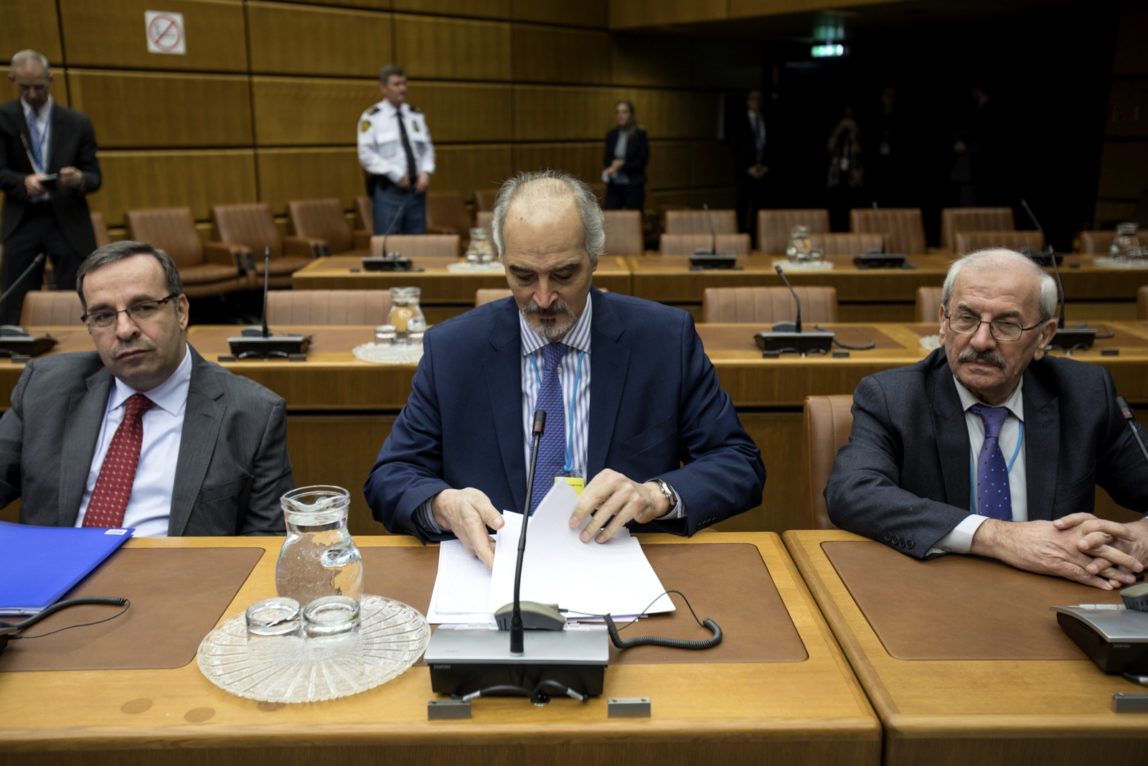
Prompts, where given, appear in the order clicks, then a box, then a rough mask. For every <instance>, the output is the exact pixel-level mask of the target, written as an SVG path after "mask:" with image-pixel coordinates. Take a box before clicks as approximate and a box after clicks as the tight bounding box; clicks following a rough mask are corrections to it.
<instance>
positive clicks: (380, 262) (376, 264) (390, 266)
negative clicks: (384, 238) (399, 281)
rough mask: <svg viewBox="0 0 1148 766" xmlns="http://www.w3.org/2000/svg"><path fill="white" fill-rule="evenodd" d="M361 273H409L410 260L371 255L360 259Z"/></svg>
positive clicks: (392, 256)
mask: <svg viewBox="0 0 1148 766" xmlns="http://www.w3.org/2000/svg"><path fill="white" fill-rule="evenodd" d="M362 263H363V271H411V270H412V269H411V259H410V258H403V257H402V256H395V255H372V256H367V257H365V258H363V259H362Z"/></svg>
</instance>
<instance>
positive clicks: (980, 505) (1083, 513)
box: [825, 250, 1148, 589]
mask: <svg viewBox="0 0 1148 766" xmlns="http://www.w3.org/2000/svg"><path fill="white" fill-rule="evenodd" d="M1056 300H1057V297H1056V286H1055V284H1054V283H1053V281H1052V279H1051V277H1049V276H1048V275H1047V274H1045V273H1044V272H1043V271H1042V270H1041V269H1040V268H1039V267H1038V266H1036V265H1035V264H1034V263H1033V262H1032V261H1031V260H1029V259H1028V258H1026V257H1025V256H1023V255H1020V254H1019V253H1014V252H1012V251H1008V250H986V251H981V252H979V253H974V254H972V255H968V256H966V257H964V258H962V259H960V260H958V261H957V262H956V263H954V264H953V266H952V267H951V268H950V270H949V273H948V276H947V277H946V279H945V284H944V287H943V288H942V308H941V312H940V321H941V327H940V340H941V345H942V348H941V349H938V350H937V351H934V352H933V353H932V354H930V355H929V356H928V357H926V358H925V359H924V360H922V361H921V362H918V363H917V364H914V365H912V366H910V367H906V368H901V369H897V370H889V371H886V372H881V373H877V374H876V375H870V376H869V377H867V378H865V379H864V380H862V381H861V383H860V385H858V386H857V390H856V391H855V392H854V394H853V431H852V434H851V435H850V437H849V443H848V444H847V445H846V446H844V447H843V448H842V449H841V451H840V452H838V454H837V462H836V464H835V465H834V468H833V473H832V475H831V476H830V478H829V482H828V485H827V486H826V488H825V500H826V504H827V506H828V509H829V517H830V518H831V519H832V520H833V522H834V523H835V524H837V525H838V526H840V527H843V528H845V529H848V530H850V531H852V532H856V533H858V534H862V535H865V536H867V537H871V538H873V539H874V540H878V541H880V542H883V543H885V544H887V545H889V546H891V547H893V548H896V549H897V550H899V551H901V552H903V553H906V554H908V555H910V556H914V557H916V558H920V559H927V558H932V557H934V556H938V555H941V554H943V553H971V554H974V555H980V556H987V557H990V558H995V559H999V560H1001V561H1004V562H1005V563H1008V564H1011V565H1012V566H1015V567H1017V568H1019V569H1025V570H1029V571H1033V572H1040V573H1044V574H1054V575H1060V576H1062V577H1067V578H1069V579H1072V580H1076V581H1078V582H1083V583H1087V584H1090V585H1094V586H1096V587H1099V588H1105V589H1110V588H1113V587H1119V586H1120V585H1122V584H1128V583H1130V582H1133V581H1134V577H1133V574H1134V573H1137V572H1140V571H1142V569H1143V566H1144V565H1145V564H1146V563H1148V555H1146V551H1148V520H1140V521H1137V522H1134V523H1131V524H1114V523H1112V522H1102V521H1101V520H1097V519H1094V517H1093V516H1092V515H1091V510H1092V508H1093V503H1094V492H1095V486H1096V485H1097V484H1099V485H1101V486H1102V487H1104V488H1105V489H1106V490H1107V491H1108V492H1109V494H1111V495H1112V498H1113V499H1114V500H1116V502H1118V503H1120V504H1121V505H1124V506H1127V507H1129V508H1134V509H1136V510H1139V511H1141V512H1143V511H1144V510H1145V508H1148V462H1146V461H1145V460H1144V458H1143V456H1142V455H1141V454H1140V453H1139V450H1138V448H1137V447H1136V445H1135V440H1134V437H1133V436H1132V435H1131V434H1130V432H1129V428H1128V426H1127V425H1126V423H1125V422H1124V421H1123V420H1122V419H1121V417H1120V413H1119V412H1118V410H1117V406H1116V404H1115V402H1114V398H1115V396H1116V390H1115V387H1114V386H1113V383H1112V379H1111V377H1110V376H1109V375H1108V372H1107V371H1106V370H1104V369H1103V368H1101V367H1097V366H1094V365H1090V364H1085V363H1081V362H1077V361H1074V360H1071V359H1059V358H1052V357H1048V356H1046V355H1045V353H1044V348H1045V346H1046V345H1047V344H1048V342H1049V341H1050V340H1051V339H1052V336H1053V334H1054V333H1055V331H1056V321H1055V319H1054V315H1055V310H1056ZM1140 430H1141V431H1143V429H1140Z"/></svg>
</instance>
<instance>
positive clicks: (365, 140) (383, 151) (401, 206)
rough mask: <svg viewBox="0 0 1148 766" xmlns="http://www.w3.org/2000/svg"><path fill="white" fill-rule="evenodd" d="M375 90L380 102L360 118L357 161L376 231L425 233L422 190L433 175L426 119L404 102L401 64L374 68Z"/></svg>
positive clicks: (405, 80) (404, 87) (431, 149)
mask: <svg viewBox="0 0 1148 766" xmlns="http://www.w3.org/2000/svg"><path fill="white" fill-rule="evenodd" d="M379 90H380V91H381V92H382V94H383V100H382V101H380V102H379V103H377V104H375V105H374V106H372V107H371V108H369V109H368V110H367V111H365V112H363V116H362V117H360V118H359V164H361V165H362V166H363V171H364V172H365V173H366V174H367V195H368V196H370V198H371V211H372V215H373V217H374V219H375V233H376V234H385V233H387V231H388V229H389V230H390V233H391V234H425V233H426V230H427V211H426V190H427V187H428V186H430V178H431V176H432V175H433V174H434V145H433V144H432V143H431V137H430V131H429V130H428V129H427V122H426V117H425V116H423V115H422V114H421V113H420V112H418V111H417V110H415V109H412V108H411V106H410V105H409V104H407V103H405V102H406V99H407V77H406V75H405V74H404V73H403V70H402V69H401V68H400V67H397V66H395V65H393V64H390V65H388V66H385V67H383V68H382V69H381V70H379ZM400 210H401V211H402V213H401V214H400V213H399V211H400ZM392 222H393V223H392Z"/></svg>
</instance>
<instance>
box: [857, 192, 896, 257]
mask: <svg viewBox="0 0 1148 766" xmlns="http://www.w3.org/2000/svg"><path fill="white" fill-rule="evenodd" d="M873 214H874V215H876V216H877V230H878V231H880V232H881V249H880V250H870V251H868V252H866V253H861V254H860V255H855V256H853V265H854V266H856V267H857V268H859V269H903V268H905V254H904V253H887V252H885V237H886V236H887V234H886V232H885V221H884V219H882V218H881V210H880V209H879V208H878V207H877V200H873Z"/></svg>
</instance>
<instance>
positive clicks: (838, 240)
mask: <svg viewBox="0 0 1148 766" xmlns="http://www.w3.org/2000/svg"><path fill="white" fill-rule="evenodd" d="M809 244H810V245H812V246H813V248H814V249H815V250H820V251H821V252H822V253H824V254H825V255H859V254H861V253H868V252H870V251H872V250H878V251H879V250H880V249H881V235H880V234H853V233H851V232H830V233H825V234H810V235H809Z"/></svg>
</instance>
